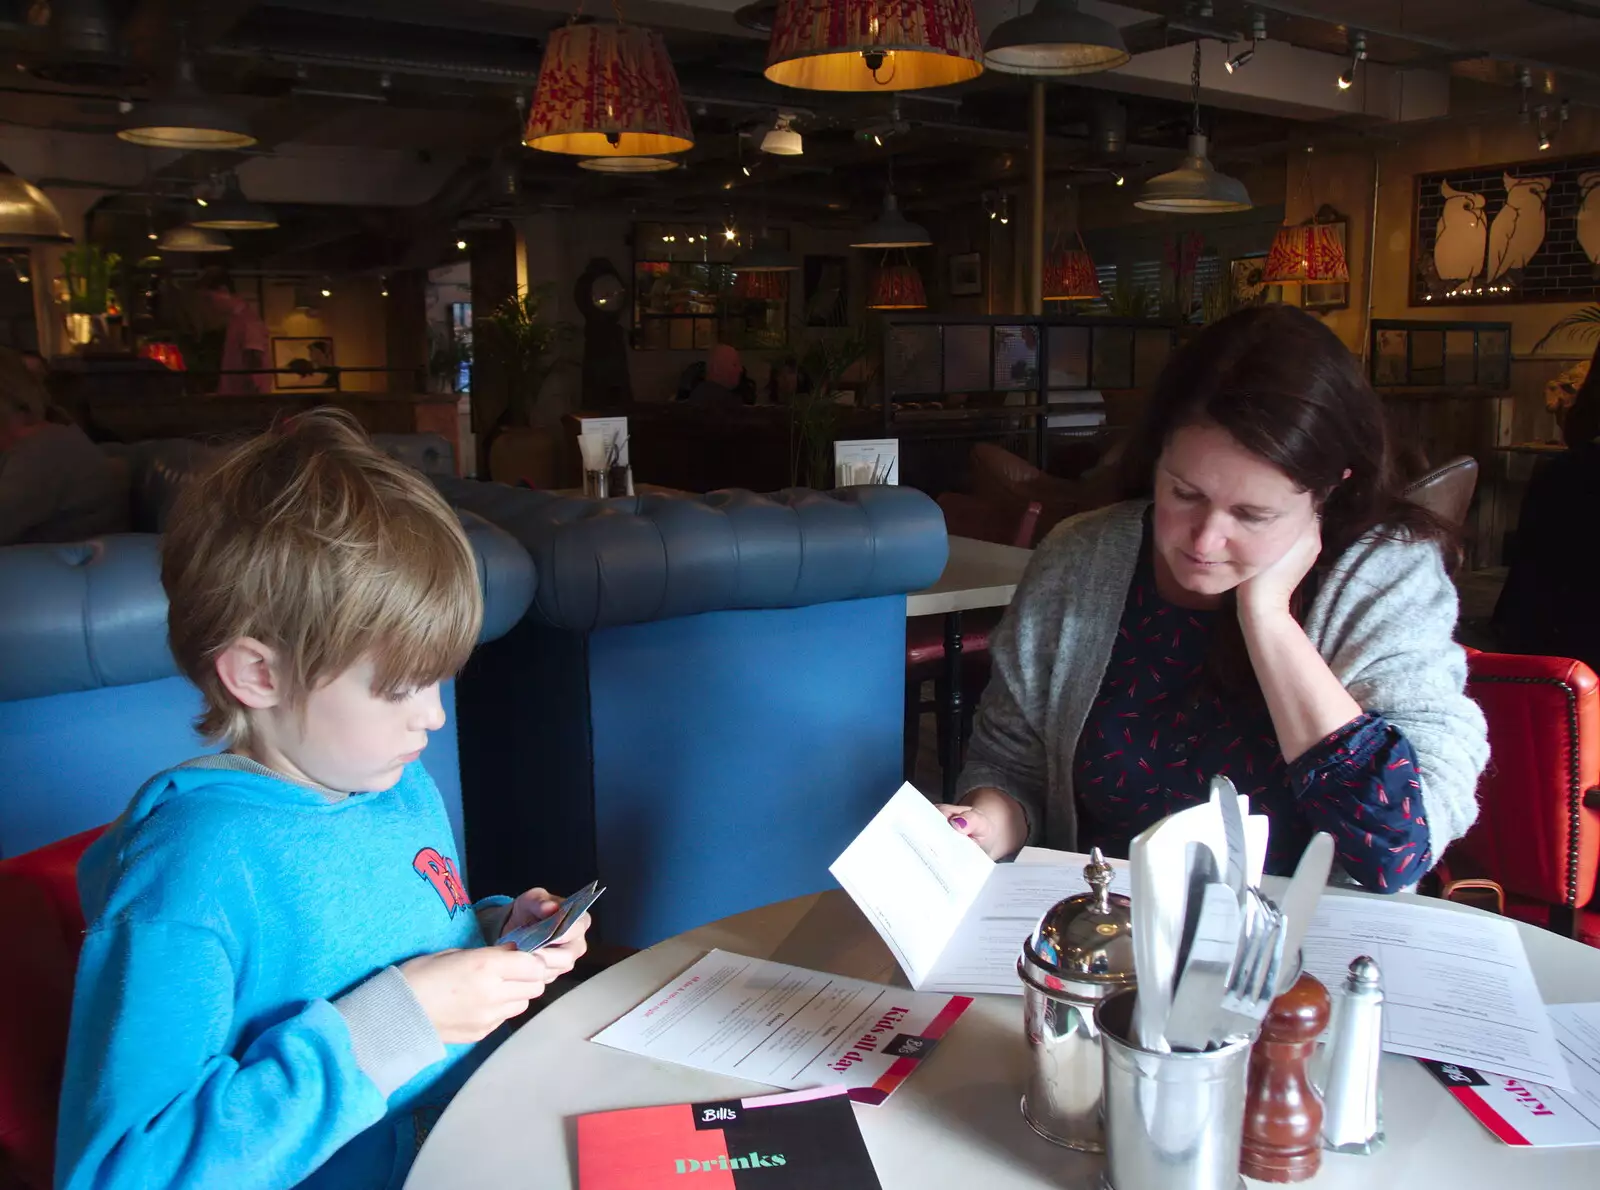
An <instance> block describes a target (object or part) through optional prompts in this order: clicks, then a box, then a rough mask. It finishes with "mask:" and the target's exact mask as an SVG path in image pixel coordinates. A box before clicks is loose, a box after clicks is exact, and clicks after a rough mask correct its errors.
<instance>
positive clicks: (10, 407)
mask: <svg viewBox="0 0 1600 1190" xmlns="http://www.w3.org/2000/svg"><path fill="white" fill-rule="evenodd" d="M49 412H50V394H49V393H47V392H46V391H45V387H44V384H43V383H42V382H41V381H40V379H39V378H38V377H37V376H35V375H34V374H33V369H32V368H30V367H28V361H27V360H25V359H23V358H22V354H21V353H20V352H17V351H13V350H12V349H11V348H9V347H0V414H5V415H10V416H11V417H18V418H20V419H21V420H22V421H24V422H27V423H28V424H30V425H31V424H32V423H34V422H41V421H44V420H45V417H46V415H47V414H48V413H49Z"/></svg>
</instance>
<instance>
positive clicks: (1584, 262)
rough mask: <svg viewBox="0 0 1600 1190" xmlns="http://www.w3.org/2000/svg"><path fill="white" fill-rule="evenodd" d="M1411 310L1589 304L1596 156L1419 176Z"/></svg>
mask: <svg viewBox="0 0 1600 1190" xmlns="http://www.w3.org/2000/svg"><path fill="white" fill-rule="evenodd" d="M1411 246H1412V273H1411V304H1412V305H1413V306H1432V307H1437V306H1440V305H1445V306H1459V305H1485V304H1495V305H1500V304H1505V303H1508V302H1574V301H1593V300H1594V299H1595V298H1596V296H1597V295H1600V154H1590V155H1588V156H1584V157H1570V158H1562V159H1557V160H1553V161H1552V160H1548V159H1546V160H1542V161H1528V162H1522V163H1518V164H1513V165H1493V166H1489V165H1485V166H1472V167H1469V168H1466V169H1458V170H1450V171H1448V172H1445V173H1435V174H1419V175H1418V176H1417V179H1416V219H1415V222H1414V223H1413V224H1412V232H1411Z"/></svg>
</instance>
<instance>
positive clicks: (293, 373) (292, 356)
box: [272, 335, 339, 392]
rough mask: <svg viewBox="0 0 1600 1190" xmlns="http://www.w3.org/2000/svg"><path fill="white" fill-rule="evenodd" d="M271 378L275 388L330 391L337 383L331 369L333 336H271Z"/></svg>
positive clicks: (295, 390)
mask: <svg viewBox="0 0 1600 1190" xmlns="http://www.w3.org/2000/svg"><path fill="white" fill-rule="evenodd" d="M272 366H273V367H274V368H276V369H278V374H277V376H275V377H274V380H275V381H276V383H277V387H278V388H279V389H288V390H292V391H294V392H332V391H333V390H335V389H336V388H338V387H339V385H338V379H337V376H336V375H335V373H336V372H337V370H338V369H337V368H336V367H335V364H334V355H333V339H332V337H331V336H328V335H319V336H315V337H306V338H275V339H273V340H272Z"/></svg>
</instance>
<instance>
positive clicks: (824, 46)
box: [766, 0, 983, 91]
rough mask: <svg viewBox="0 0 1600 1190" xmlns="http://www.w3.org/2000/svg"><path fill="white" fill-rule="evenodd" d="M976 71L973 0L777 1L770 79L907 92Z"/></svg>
mask: <svg viewBox="0 0 1600 1190" xmlns="http://www.w3.org/2000/svg"><path fill="white" fill-rule="evenodd" d="M982 73H983V42H982V41H980V40H979V38H978V21H977V18H976V17H975V16H974V15H973V12H972V0H779V3H778V9H777V12H776V13H775V14H774V16H773V20H772V38H771V40H770V41H769V42H768V43H767V69H766V76H767V79H768V80H769V81H770V82H774V83H777V84H779V85H780V86H784V87H798V88H800V89H801V90H805V91H914V90H919V89H922V88H925V87H947V86H949V85H950V84H952V83H964V82H966V81H967V80H968V79H974V78H977V77H978V76H979V75H980V74H982Z"/></svg>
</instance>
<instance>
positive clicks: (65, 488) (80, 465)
mask: <svg viewBox="0 0 1600 1190" xmlns="http://www.w3.org/2000/svg"><path fill="white" fill-rule="evenodd" d="M127 528H128V494H127V491H126V485H125V483H124V482H123V480H122V477H121V476H120V475H119V473H118V471H117V469H116V467H115V465H114V464H113V463H112V462H111V460H110V459H108V458H107V457H106V456H105V454H104V453H103V452H102V451H101V450H100V448H99V447H98V446H96V445H95V444H94V443H92V442H90V441H89V438H88V436H87V435H86V434H84V432H83V431H82V430H80V429H79V428H78V427H77V426H75V425H71V424H63V422H62V421H61V420H57V419H56V414H55V411H54V410H53V409H52V407H51V405H50V399H49V397H48V396H47V395H46V394H45V390H44V385H42V384H41V383H40V382H39V378H38V377H37V376H35V375H34V373H33V370H32V369H31V368H29V367H28V364H27V362H26V361H25V360H24V359H23V357H22V356H21V355H20V354H18V353H17V352H15V351H12V350H11V349H9V348H4V347H0V545H16V544H18V543H21V542H35V541H81V540H82V539H83V538H85V537H94V536H97V535H98V534H101V533H121V532H124V531H125V530H126V529H127Z"/></svg>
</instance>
